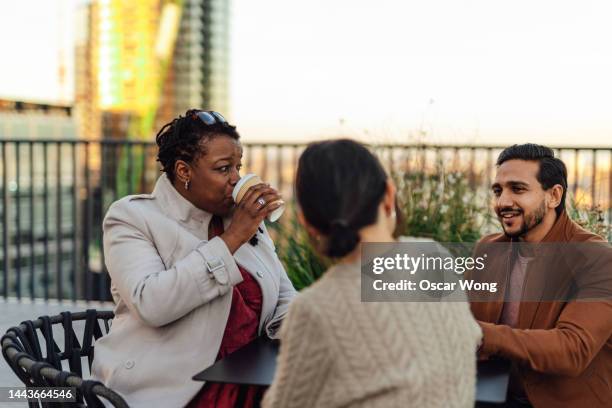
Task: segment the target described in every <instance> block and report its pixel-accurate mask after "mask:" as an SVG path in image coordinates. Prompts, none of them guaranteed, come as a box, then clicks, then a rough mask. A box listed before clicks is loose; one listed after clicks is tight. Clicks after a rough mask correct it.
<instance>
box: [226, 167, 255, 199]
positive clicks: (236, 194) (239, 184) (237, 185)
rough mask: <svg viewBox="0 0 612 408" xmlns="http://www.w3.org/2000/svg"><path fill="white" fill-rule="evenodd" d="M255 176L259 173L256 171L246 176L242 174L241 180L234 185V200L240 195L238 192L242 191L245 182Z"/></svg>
mask: <svg viewBox="0 0 612 408" xmlns="http://www.w3.org/2000/svg"><path fill="white" fill-rule="evenodd" d="M253 177H257V175H256V174H255V173H249V174H245V175H244V176H242V177H241V178H240V180H238V182H237V183H236V185H235V186H234V190H233V191H232V198H233V199H234V201H236V197H237V196H238V192H239V191H240V189H241V188H242V186H243V185H244V183H246V182H247V181H249V180H250V179H252V178H253Z"/></svg>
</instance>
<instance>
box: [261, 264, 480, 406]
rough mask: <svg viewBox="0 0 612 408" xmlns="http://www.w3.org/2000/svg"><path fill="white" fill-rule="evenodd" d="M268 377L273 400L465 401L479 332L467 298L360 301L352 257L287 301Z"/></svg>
mask: <svg viewBox="0 0 612 408" xmlns="http://www.w3.org/2000/svg"><path fill="white" fill-rule="evenodd" d="M280 336H281V349H280V355H279V357H278V367H277V372H276V376H275V378H274V383H273V384H272V386H271V387H270V388H269V390H268V392H267V393H266V395H265V397H264V401H263V406H264V407H266V408H270V407H280V408H291V407H307V408H311V407H377V408H379V407H407V406H414V407H445V408H446V407H471V406H473V405H474V394H475V379H476V355H475V353H476V348H477V344H478V342H479V339H480V337H481V331H480V328H479V326H478V325H477V324H476V322H475V321H474V318H473V317H472V315H471V312H470V310H469V306H468V304H467V303H459V302H454V303H453V302H449V303H415V302H412V303H409V302H404V303H399V302H397V303H391V302H379V303H365V302H361V285H360V270H359V264H358V263H356V264H353V265H336V266H334V267H332V268H330V270H328V271H327V272H326V273H325V275H323V277H322V278H321V279H320V280H319V281H318V282H316V283H315V284H314V285H312V286H311V287H309V288H307V289H305V290H304V291H303V292H302V293H300V294H299V295H298V296H297V297H296V298H295V299H294V300H293V302H292V303H291V305H290V307H289V313H288V315H287V317H286V318H285V321H284V323H283V325H282V327H281V334H280Z"/></svg>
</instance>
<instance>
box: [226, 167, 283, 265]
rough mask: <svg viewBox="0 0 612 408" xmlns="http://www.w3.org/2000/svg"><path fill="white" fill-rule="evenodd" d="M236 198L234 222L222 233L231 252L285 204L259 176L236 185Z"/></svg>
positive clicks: (249, 237) (276, 192)
mask: <svg viewBox="0 0 612 408" xmlns="http://www.w3.org/2000/svg"><path fill="white" fill-rule="evenodd" d="M249 181H250V182H249ZM239 183H240V182H239ZM234 200H235V201H236V208H235V210H234V214H233V215H232V222H231V224H230V226H229V227H228V228H227V230H226V231H225V232H224V233H223V234H222V235H221V238H222V239H223V240H224V241H225V243H226V245H227V246H228V248H229V250H230V252H231V253H234V252H235V251H236V250H238V248H240V246H242V245H243V244H244V243H246V242H247V241H248V240H249V239H251V237H253V235H255V234H256V232H257V228H258V227H259V224H261V222H262V221H263V220H264V218H266V217H269V216H270V215H271V214H272V213H273V212H275V211H276V210H278V209H279V208H281V207H283V206H284V205H285V203H284V201H283V200H282V198H281V195H280V194H279V193H278V191H276V190H275V189H273V188H272V187H270V186H269V185H268V184H264V183H262V182H261V180H260V179H259V177H257V176H254V177H250V180H248V181H247V182H244V183H240V185H238V184H237V185H236V189H235V190H234Z"/></svg>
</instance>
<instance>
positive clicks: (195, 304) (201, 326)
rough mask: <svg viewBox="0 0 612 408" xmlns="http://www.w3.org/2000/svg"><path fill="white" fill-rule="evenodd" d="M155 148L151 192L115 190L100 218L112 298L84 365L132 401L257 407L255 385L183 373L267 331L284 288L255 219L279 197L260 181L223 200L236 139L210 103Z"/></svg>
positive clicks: (171, 127)
mask: <svg viewBox="0 0 612 408" xmlns="http://www.w3.org/2000/svg"><path fill="white" fill-rule="evenodd" d="M157 146H158V148H159V151H158V161H159V162H160V163H161V165H162V171H163V172H164V174H162V175H161V176H160V177H159V179H158V181H157V184H156V185H155V189H154V190H153V192H152V193H151V194H141V195H133V196H128V197H125V198H122V199H121V200H119V201H117V202H115V203H113V205H112V206H111V207H110V208H109V210H108V212H107V214H106V217H105V219H104V256H105V262H106V266H107V268H108V271H109V274H110V276H111V293H112V295H113V299H114V301H115V304H116V307H115V318H114V319H113V324H112V327H111V330H110V333H109V334H108V335H106V336H104V337H102V338H100V339H99V340H98V341H97V342H96V353H95V358H94V362H93V367H92V373H93V375H94V377H95V378H97V379H99V380H101V381H103V382H104V383H105V384H106V385H107V386H109V387H110V388H112V389H114V390H116V391H118V392H119V393H120V394H121V395H123V396H124V397H125V398H126V400H127V401H128V403H129V404H130V406H133V407H179V406H185V405H189V406H190V407H212V406H216V407H234V406H239V407H243V406H244V407H250V406H254V405H257V404H258V402H259V399H260V398H261V393H262V389H261V388H257V387H248V388H244V387H239V386H237V385H233V384H205V385H204V387H202V383H200V382H195V381H193V380H192V379H191V377H192V376H193V375H195V374H196V373H198V372H199V371H201V370H202V369H204V368H206V367H208V366H210V365H212V364H213V363H214V362H215V360H217V359H220V358H222V357H224V356H226V355H228V354H230V353H232V352H233V351H235V350H237V349H238V348H240V347H242V346H244V345H245V344H247V343H249V342H250V341H252V340H254V339H255V338H256V337H257V336H258V335H261V334H265V335H267V336H269V337H275V336H276V330H277V329H278V327H279V324H280V321H281V320H282V319H283V317H284V315H285V313H286V311H287V307H288V304H289V302H290V300H291V299H292V298H293V296H294V295H295V290H294V289H293V286H292V285H291V282H290V281H289V279H288V278H287V274H286V273H285V270H284V268H283V266H282V264H281V263H280V261H279V259H278V257H277V255H276V253H275V248H274V243H273V242H272V240H271V239H270V237H269V235H268V233H267V231H266V227H265V225H264V223H263V219H264V218H265V217H266V216H267V215H268V214H270V213H271V212H272V211H274V210H275V209H277V208H278V206H279V205H282V201H279V200H280V195H279V194H278V192H277V191H276V190H274V189H273V188H271V187H270V186H269V185H267V184H263V183H260V184H257V185H254V186H252V187H250V188H249V190H248V191H247V193H246V194H245V195H244V197H243V198H242V199H241V200H240V204H238V205H237V204H235V203H234V200H233V199H232V190H233V188H234V186H235V185H236V183H237V182H238V180H239V179H240V175H239V171H240V168H241V165H242V164H241V159H242V147H241V145H240V141H239V135H238V132H237V131H236V128H235V127H234V126H231V125H229V124H228V123H227V122H226V121H225V119H224V118H223V116H221V115H220V114H219V113H217V112H212V111H199V110H189V111H187V112H186V114H185V116H179V117H178V118H176V119H174V120H173V121H172V122H170V123H168V124H166V125H165V126H164V127H163V128H162V129H161V130H160V131H159V133H158V134H157Z"/></svg>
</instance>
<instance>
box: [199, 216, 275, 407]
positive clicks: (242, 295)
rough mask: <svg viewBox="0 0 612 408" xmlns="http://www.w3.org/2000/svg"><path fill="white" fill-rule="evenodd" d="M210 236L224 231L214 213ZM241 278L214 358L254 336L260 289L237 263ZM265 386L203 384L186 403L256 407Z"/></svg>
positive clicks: (220, 356)
mask: <svg viewBox="0 0 612 408" xmlns="http://www.w3.org/2000/svg"><path fill="white" fill-rule="evenodd" d="M209 232H210V233H209V234H208V236H209V238H213V237H215V236H217V235H221V234H222V233H223V221H222V220H221V218H220V217H217V216H214V217H213V219H212V220H211V222H210V227H209ZM238 269H239V270H240V273H241V274H242V278H243V281H242V282H240V283H239V284H238V285H236V286H234V288H233V293H232V306H231V309H230V314H229V317H228V319H227V324H226V326H225V332H224V333H223V340H221V347H220V348H219V354H218V355H217V361H218V360H220V359H222V358H224V357H225V356H227V355H229V354H231V353H233V352H234V351H236V350H238V349H239V348H241V347H243V346H245V345H247V344H248V343H250V342H251V341H253V340H255V339H256V338H257V330H258V328H259V318H260V315H261V306H262V300H263V297H262V294H261V288H260V287H259V284H258V283H257V281H256V280H255V279H254V278H253V277H252V276H251V274H250V273H249V272H248V271H247V270H246V269H244V268H243V267H241V266H240V265H238ZM264 390H265V387H260V386H246V385H238V384H225V383H211V382H208V383H206V384H205V385H204V386H203V387H202V389H201V390H200V392H199V393H198V394H196V396H195V397H193V399H192V400H191V402H190V403H189V404H188V407H189V408H210V407H221V408H226V407H245V408H250V407H255V406H258V405H259V402H260V400H261V397H262V395H263V392H264Z"/></svg>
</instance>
